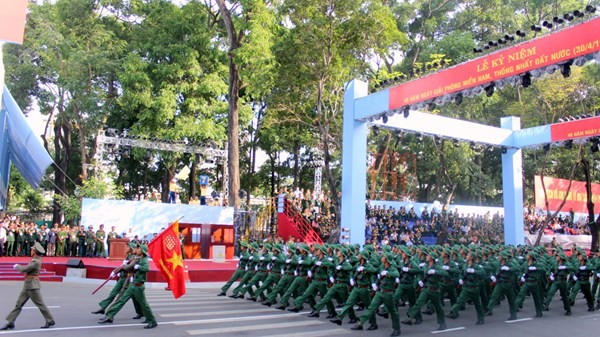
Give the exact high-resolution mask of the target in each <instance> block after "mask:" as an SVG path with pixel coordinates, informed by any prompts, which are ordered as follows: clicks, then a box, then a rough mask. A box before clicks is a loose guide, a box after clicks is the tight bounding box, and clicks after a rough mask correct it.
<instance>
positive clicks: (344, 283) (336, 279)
mask: <svg viewBox="0 0 600 337" xmlns="http://www.w3.org/2000/svg"><path fill="white" fill-rule="evenodd" d="M336 255H337V258H338V261H337V265H336V266H335V267H334V268H333V269H334V272H333V275H331V276H330V277H329V280H330V281H331V284H332V286H331V288H329V290H328V291H327V294H325V296H324V297H323V296H322V297H321V300H320V301H319V303H317V305H315V308H314V310H313V312H311V313H310V314H309V315H308V317H319V312H320V311H321V309H322V308H323V307H324V306H325V305H327V311H328V312H329V316H328V318H333V317H336V312H335V306H334V305H333V297H334V296H335V297H336V299H338V300H339V301H340V302H341V303H346V300H347V299H348V284H349V280H350V272H352V270H353V268H352V265H351V264H350V262H348V260H347V259H346V255H345V253H344V251H343V248H340V249H338V250H337V253H336ZM350 318H352V315H351V316H350Z"/></svg>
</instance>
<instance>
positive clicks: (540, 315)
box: [535, 312, 544, 317]
mask: <svg viewBox="0 0 600 337" xmlns="http://www.w3.org/2000/svg"><path fill="white" fill-rule="evenodd" d="M542 316H544V315H542V313H541V312H538V313H536V314H535V317H542Z"/></svg>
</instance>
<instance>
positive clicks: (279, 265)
mask: <svg viewBox="0 0 600 337" xmlns="http://www.w3.org/2000/svg"><path fill="white" fill-rule="evenodd" d="M282 251H283V246H282V245H281V244H274V245H273V252H272V255H271V261H270V262H269V264H268V266H267V278H266V279H265V280H264V281H263V283H262V285H261V286H260V287H259V288H258V289H256V294H258V297H259V298H260V299H261V301H263V302H264V301H266V300H267V297H266V296H265V291H267V290H268V289H270V288H272V287H273V286H274V285H276V284H277V283H278V282H279V280H280V279H281V274H282V273H281V271H282V270H283V266H284V265H285V260H286V258H285V255H283V253H282Z"/></svg>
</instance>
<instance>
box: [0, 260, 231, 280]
mask: <svg viewBox="0 0 600 337" xmlns="http://www.w3.org/2000/svg"><path fill="white" fill-rule="evenodd" d="M72 259H74V260H77V261H79V260H81V262H82V263H83V267H84V268H85V270H86V278H88V279H107V278H108V277H109V276H110V272H111V271H113V270H114V269H115V268H117V267H118V266H120V265H121V262H122V261H120V260H119V261H110V260H108V259H106V258H78V257H75V258H72V257H44V258H43V260H42V268H43V271H42V273H41V275H40V279H41V280H42V281H50V282H52V281H54V282H61V281H62V277H64V276H66V275H67V262H68V261H69V260H72ZM30 260H31V258H30V257H10V256H9V257H6V256H4V257H0V280H4V281H7V280H18V281H23V274H21V273H18V272H17V271H16V270H14V269H12V266H13V265H14V264H15V263H18V264H27V263H29V261H30ZM237 263H238V261H237V260H227V261H226V262H223V263H217V262H213V261H212V260H184V261H183V265H184V266H185V268H186V279H187V280H189V282H224V281H227V280H229V278H230V277H231V275H233V272H234V271H235V269H236V267H237ZM148 282H166V281H165V279H164V278H163V277H162V275H160V273H159V272H158V269H157V268H156V266H155V265H154V263H153V262H152V261H150V272H149V273H148Z"/></svg>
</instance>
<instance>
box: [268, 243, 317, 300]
mask: <svg viewBox="0 0 600 337" xmlns="http://www.w3.org/2000/svg"><path fill="white" fill-rule="evenodd" d="M297 249H298V251H299V252H300V255H299V256H298V257H297V258H295V259H292V261H291V263H292V265H293V266H295V267H296V270H294V277H295V278H294V281H292V284H291V285H290V287H289V288H288V290H287V291H286V292H285V294H283V296H282V297H281V301H280V303H279V305H278V306H277V307H275V309H279V310H285V308H286V307H287V306H288V301H289V299H290V297H291V296H292V294H293V295H294V296H300V295H302V294H303V293H304V292H305V291H306V288H308V281H307V280H306V278H307V276H308V268H309V267H310V265H311V264H312V259H311V257H309V256H308V250H309V248H308V246H307V245H306V244H301V245H299V246H298V248H297ZM294 298H295V297H294Z"/></svg>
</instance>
